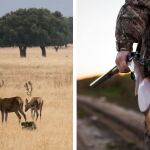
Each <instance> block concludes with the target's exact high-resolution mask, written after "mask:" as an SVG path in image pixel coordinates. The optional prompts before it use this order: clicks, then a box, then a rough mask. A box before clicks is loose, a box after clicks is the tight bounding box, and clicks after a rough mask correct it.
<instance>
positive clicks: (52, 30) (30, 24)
mask: <svg viewBox="0 0 150 150" xmlns="http://www.w3.org/2000/svg"><path fill="white" fill-rule="evenodd" d="M69 20H70V19H69V18H66V17H63V15H62V14H61V12H59V11H56V12H54V13H52V12H50V11H49V10H47V9H43V8H41V9H37V8H30V9H19V10H17V11H15V12H10V13H8V14H6V15H5V16H2V17H1V18H0V47H7V46H19V49H20V53H22V52H23V51H25V52H23V53H22V56H24V55H26V47H30V46H40V47H41V49H42V54H43V56H44V55H46V52H44V53H45V54H44V53H43V51H45V47H46V46H62V45H65V44H68V43H69V42H70V39H71V37H70V33H71V32H72V31H70V23H69Z"/></svg>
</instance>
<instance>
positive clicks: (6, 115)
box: [5, 112, 8, 123]
mask: <svg viewBox="0 0 150 150" xmlns="http://www.w3.org/2000/svg"><path fill="white" fill-rule="evenodd" d="M7 117H8V112H5V122H6V123H7Z"/></svg>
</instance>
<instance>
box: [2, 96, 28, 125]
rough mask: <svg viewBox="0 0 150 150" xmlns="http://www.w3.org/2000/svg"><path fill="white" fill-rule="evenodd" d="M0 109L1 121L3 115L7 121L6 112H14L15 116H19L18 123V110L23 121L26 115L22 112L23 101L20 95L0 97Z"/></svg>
mask: <svg viewBox="0 0 150 150" xmlns="http://www.w3.org/2000/svg"><path fill="white" fill-rule="evenodd" d="M0 110H1V114H2V123H3V121H4V116H5V122H6V123H7V117H8V113H11V112H15V114H16V115H17V117H18V118H19V123H20V120H21V115H20V114H19V112H20V113H21V114H22V115H23V117H24V119H25V121H26V115H25V114H24V112H23V101H22V99H21V97H18V96H17V97H10V98H0Z"/></svg>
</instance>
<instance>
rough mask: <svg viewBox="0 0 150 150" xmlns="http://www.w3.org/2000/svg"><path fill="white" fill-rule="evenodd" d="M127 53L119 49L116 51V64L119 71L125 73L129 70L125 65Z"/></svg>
mask: <svg viewBox="0 0 150 150" xmlns="http://www.w3.org/2000/svg"><path fill="white" fill-rule="evenodd" d="M129 53H130V52H129V51H120V52H118V53H117V56H116V64H117V67H118V69H119V72H121V73H127V72H129V71H130V70H129V68H128V65H127V56H128V54H129Z"/></svg>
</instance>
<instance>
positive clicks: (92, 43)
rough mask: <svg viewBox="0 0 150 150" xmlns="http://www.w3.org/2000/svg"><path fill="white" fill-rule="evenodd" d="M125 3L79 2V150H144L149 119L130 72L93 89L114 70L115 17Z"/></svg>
mask: <svg viewBox="0 0 150 150" xmlns="http://www.w3.org/2000/svg"><path fill="white" fill-rule="evenodd" d="M124 3H125V1H124V0H115V1H109V0H105V1H102V0H92V1H91V0H82V1H79V0H78V1H77V20H76V24H77V38H76V39H77V40H76V48H77V112H78V113H77V114H78V116H77V117H78V121H77V143H78V144H77V145H78V150H84V149H92V150H93V149H94V150H98V149H100V150H107V149H108V150H109V149H115V150H123V149H125V150H127V149H128V150H130V149H144V146H143V145H144V143H142V142H143V128H144V127H143V125H144V124H143V122H144V118H143V116H142V114H140V112H139V109H138V104H137V97H136V96H135V95H134V81H133V80H131V78H130V74H117V75H115V76H113V77H112V78H111V79H109V80H107V81H106V82H104V83H102V84H101V85H99V86H98V87H97V88H91V87H89V84H90V83H91V82H92V81H94V80H95V79H96V78H97V77H99V76H101V75H103V74H104V73H106V72H107V71H109V70H110V69H111V68H113V67H114V66H115V57H116V54H117V52H116V45H115V41H116V40H115V26H116V19H117V15H118V13H119V10H120V8H121V6H122V5H123V4H124ZM134 48H135V46H134ZM131 122H132V123H131ZM114 124H115V125H114ZM137 124H138V125H137ZM130 129H131V130H130ZM136 134H137V136H135V135H136ZM131 135H132V136H131ZM125 137H126V138H125ZM87 141H88V142H87ZM139 143H142V144H141V145H142V146H141V145H140V144H139Z"/></svg>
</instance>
